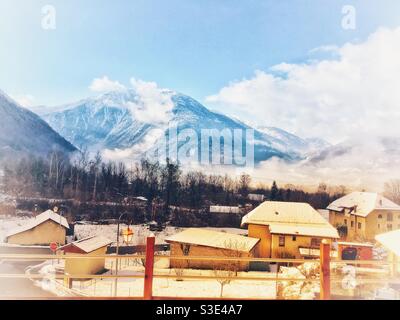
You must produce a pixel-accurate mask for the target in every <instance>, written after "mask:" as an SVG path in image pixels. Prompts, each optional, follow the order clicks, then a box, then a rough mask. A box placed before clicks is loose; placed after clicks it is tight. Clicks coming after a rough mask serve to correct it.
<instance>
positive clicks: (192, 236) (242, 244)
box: [165, 228, 260, 252]
mask: <svg viewBox="0 0 400 320" xmlns="http://www.w3.org/2000/svg"><path fill="white" fill-rule="evenodd" d="M165 241H166V242H168V243H169V242H181V243H188V244H194V245H199V246H206V247H213V248H220V249H228V250H229V249H232V250H238V251H243V252H249V251H251V250H252V249H253V248H254V246H255V245H256V244H257V243H258V242H259V241H260V239H257V238H249V237H244V236H240V235H237V234H232V233H226V232H218V231H211V230H206V229H199V228H189V229H186V230H184V231H182V232H180V233H177V234H175V235H173V236H171V237H168V238H166V239H165Z"/></svg>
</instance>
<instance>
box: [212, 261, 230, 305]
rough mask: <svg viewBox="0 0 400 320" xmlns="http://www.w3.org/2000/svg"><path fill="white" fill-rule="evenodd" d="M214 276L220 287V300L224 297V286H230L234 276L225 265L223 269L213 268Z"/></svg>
mask: <svg viewBox="0 0 400 320" xmlns="http://www.w3.org/2000/svg"><path fill="white" fill-rule="evenodd" d="M213 272H214V275H215V277H216V279H217V281H218V283H219V285H220V298H222V297H223V295H224V288H225V286H226V285H228V284H230V283H231V282H232V280H233V278H234V276H235V273H234V271H232V270H230V269H229V266H227V265H225V267H223V266H222V267H215V268H214V270H213Z"/></svg>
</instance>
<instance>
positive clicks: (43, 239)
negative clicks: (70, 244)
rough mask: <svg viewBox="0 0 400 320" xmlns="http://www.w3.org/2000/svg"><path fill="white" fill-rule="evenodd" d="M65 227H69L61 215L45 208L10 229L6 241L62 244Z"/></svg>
mask: <svg viewBox="0 0 400 320" xmlns="http://www.w3.org/2000/svg"><path fill="white" fill-rule="evenodd" d="M67 229H69V225H68V222H67V220H66V219H65V218H64V217H63V216H61V215H59V214H57V213H55V212H54V211H52V210H47V211H46V212H43V213H41V214H39V215H38V216H36V217H35V218H32V219H29V221H27V222H26V223H24V224H23V225H22V226H19V227H17V228H15V229H14V230H12V231H10V232H9V233H8V234H7V235H6V242H7V243H10V244H18V245H46V246H47V245H49V244H50V243H52V242H55V243H57V244H59V245H63V244H65V236H66V230H67Z"/></svg>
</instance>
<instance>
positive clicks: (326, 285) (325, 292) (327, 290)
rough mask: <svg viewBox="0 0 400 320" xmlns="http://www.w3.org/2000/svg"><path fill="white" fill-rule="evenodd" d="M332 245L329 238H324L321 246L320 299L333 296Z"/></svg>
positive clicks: (327, 298)
mask: <svg viewBox="0 0 400 320" xmlns="http://www.w3.org/2000/svg"><path fill="white" fill-rule="evenodd" d="M330 262H331V245H330V244H329V242H328V241H327V240H322V242H321V246H320V299H321V300H329V299H330V298H331V267H330Z"/></svg>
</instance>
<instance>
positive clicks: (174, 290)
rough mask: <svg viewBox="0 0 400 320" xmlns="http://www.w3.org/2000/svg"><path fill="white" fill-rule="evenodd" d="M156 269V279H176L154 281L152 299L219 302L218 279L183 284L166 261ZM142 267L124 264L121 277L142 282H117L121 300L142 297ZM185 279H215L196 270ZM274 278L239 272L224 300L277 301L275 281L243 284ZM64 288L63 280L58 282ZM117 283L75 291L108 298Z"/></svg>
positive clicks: (93, 283) (97, 282)
mask: <svg viewBox="0 0 400 320" xmlns="http://www.w3.org/2000/svg"><path fill="white" fill-rule="evenodd" d="M157 260H158V261H156V264H155V269H154V274H155V275H157V274H158V275H172V276H173V278H169V279H165V278H154V281H153V295H155V296H165V297H191V298H194V297H206V298H219V297H220V290H221V286H220V284H219V282H218V281H217V280H215V279H200V280H197V279H196V280H193V279H190V280H183V281H178V280H177V279H176V273H175V270H173V269H168V268H167V265H168V263H166V260H168V259H166V258H161V259H157ZM106 265H107V267H108V268H110V267H112V264H111V260H110V261H107V264H106ZM143 272H144V270H143V267H141V266H139V265H138V264H137V263H133V261H130V262H129V263H128V262H122V263H121V270H120V271H119V272H118V274H119V275H138V276H140V278H120V279H118V290H117V292H118V294H117V295H118V296H119V297H142V296H143V286H144V283H143ZM106 274H115V271H108V272H107V273H106ZM183 274H184V275H190V276H194V275H196V276H215V274H214V271H212V270H194V269H185V270H184V273H183ZM245 276H250V277H259V278H271V277H275V273H266V272H239V273H238V278H237V279H234V280H232V282H231V283H230V284H227V285H226V286H225V287H224V290H223V297H225V298H261V299H275V297H276V283H275V281H262V280H257V281H256V280H251V281H248V280H240V277H245ZM58 282H59V283H60V284H61V280H59V281H58ZM114 288H115V280H114V279H92V280H88V281H74V282H73V288H72V289H73V291H74V292H75V293H77V292H80V293H82V294H83V295H87V296H97V297H106V296H114V294H115V290H114Z"/></svg>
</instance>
